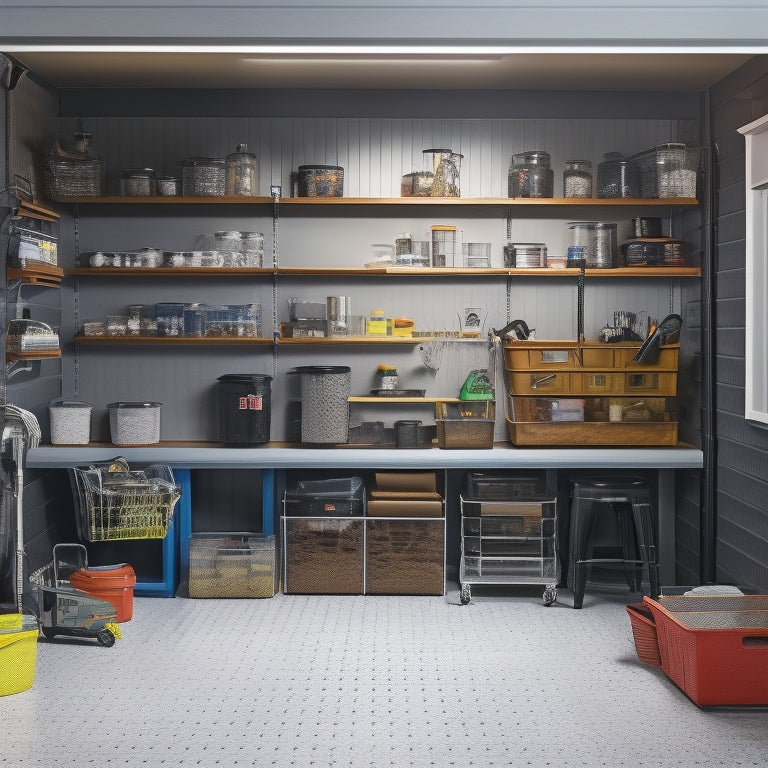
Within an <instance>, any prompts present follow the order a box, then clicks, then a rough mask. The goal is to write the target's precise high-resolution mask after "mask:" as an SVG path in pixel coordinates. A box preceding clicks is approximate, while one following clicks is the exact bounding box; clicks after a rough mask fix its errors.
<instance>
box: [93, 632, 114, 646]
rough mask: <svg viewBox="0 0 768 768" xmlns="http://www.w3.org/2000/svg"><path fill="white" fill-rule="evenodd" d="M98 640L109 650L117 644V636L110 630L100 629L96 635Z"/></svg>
mask: <svg viewBox="0 0 768 768" xmlns="http://www.w3.org/2000/svg"><path fill="white" fill-rule="evenodd" d="M96 639H97V640H98V641H99V643H100V644H101V645H105V646H106V647H107V648H111V647H112V646H113V645H114V644H115V636H114V635H113V634H112V632H111V631H110V630H109V629H100V630H99V631H98V633H97V634H96Z"/></svg>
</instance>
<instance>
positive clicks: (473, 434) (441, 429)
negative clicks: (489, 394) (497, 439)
mask: <svg viewBox="0 0 768 768" xmlns="http://www.w3.org/2000/svg"><path fill="white" fill-rule="evenodd" d="M495 413H496V404H495V403H494V402H493V401H492V400H476V401H466V402H462V403H458V404H457V403H437V418H436V419H435V422H436V424H437V444H438V446H439V447H440V448H493V432H494V427H495V424H496V420H495Z"/></svg>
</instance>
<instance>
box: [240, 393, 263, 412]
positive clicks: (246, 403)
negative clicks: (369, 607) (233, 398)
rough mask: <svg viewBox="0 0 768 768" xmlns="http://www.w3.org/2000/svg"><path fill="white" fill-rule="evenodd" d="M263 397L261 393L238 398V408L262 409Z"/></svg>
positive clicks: (248, 409) (244, 409) (246, 409)
mask: <svg viewBox="0 0 768 768" xmlns="http://www.w3.org/2000/svg"><path fill="white" fill-rule="evenodd" d="M262 402H263V398H262V396H261V395H248V396H246V397H240V398H238V410H240V411H260V410H261V409H262Z"/></svg>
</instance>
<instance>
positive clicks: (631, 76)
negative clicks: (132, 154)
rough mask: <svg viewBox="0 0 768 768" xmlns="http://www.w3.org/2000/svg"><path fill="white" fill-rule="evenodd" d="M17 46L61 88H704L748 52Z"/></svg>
mask: <svg viewBox="0 0 768 768" xmlns="http://www.w3.org/2000/svg"><path fill="white" fill-rule="evenodd" d="M11 55H12V56H13V57H14V58H15V59H16V60H17V61H19V62H20V63H22V64H23V65H24V66H26V67H27V68H28V69H30V70H32V71H33V72H35V73H36V74H37V75H39V76H41V77H42V78H44V79H45V80H47V81H48V82H49V83H51V84H52V85H54V86H56V87H59V88H355V89H356V88H363V89H371V88H393V89H412V88H418V89H445V88H458V89H465V88H470V89H512V90H624V91H626V90H633V91H639V90H643V91H678V90H704V89H706V88H708V87H709V86H711V85H713V84H714V83H716V82H718V81H719V80H721V79H722V78H723V77H724V76H726V75H727V74H729V73H730V72H732V71H733V70H735V69H737V68H738V67H739V66H741V64H743V63H744V62H745V61H747V60H748V59H749V58H750V56H749V55H742V54H730V53H692V54H688V53H640V54H638V53H627V54H624V53H618V54H617V53H520V54H499V55H496V54H488V55H485V54H478V55H474V54H472V55H459V54H457V55H451V54H441V55H434V54H432V55H429V54H415V55H414V54H385V55H367V54H355V55H353V54H325V55H322V56H315V55H304V56H298V55H285V54H282V55H272V54H270V55H266V54H248V53H237V52H207V51H199V52H183V53H182V52H144V53H138V52H95V51H80V52H77V51H70V52H60V51H58V52H51V51H34V50H24V51H22V52H13V53H11Z"/></svg>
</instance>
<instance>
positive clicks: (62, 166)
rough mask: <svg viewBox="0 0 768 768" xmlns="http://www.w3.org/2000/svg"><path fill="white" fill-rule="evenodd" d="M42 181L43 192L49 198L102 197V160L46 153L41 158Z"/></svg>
mask: <svg viewBox="0 0 768 768" xmlns="http://www.w3.org/2000/svg"><path fill="white" fill-rule="evenodd" d="M43 182H44V184H45V193H46V195H48V197H50V198H51V200H61V199H65V198H68V197H103V196H104V161H103V160H101V159H98V158H93V159H85V160H78V159H70V158H65V157H56V156H53V155H48V156H46V157H45V158H43Z"/></svg>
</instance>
